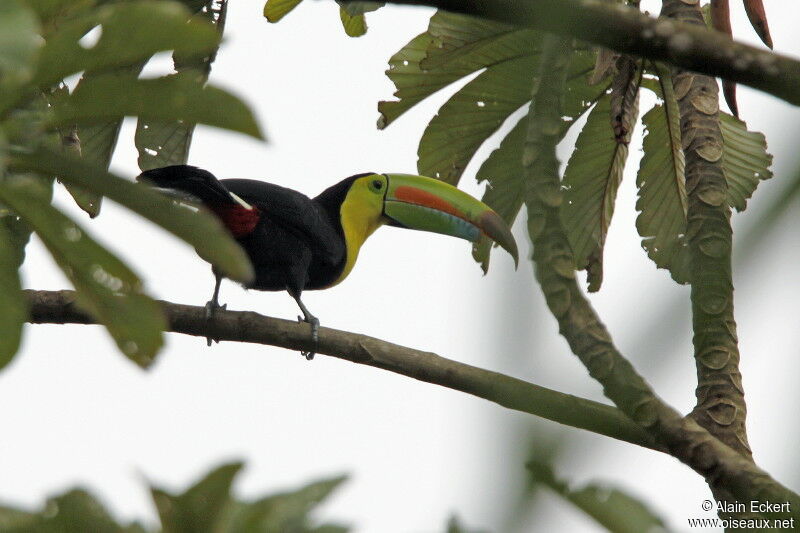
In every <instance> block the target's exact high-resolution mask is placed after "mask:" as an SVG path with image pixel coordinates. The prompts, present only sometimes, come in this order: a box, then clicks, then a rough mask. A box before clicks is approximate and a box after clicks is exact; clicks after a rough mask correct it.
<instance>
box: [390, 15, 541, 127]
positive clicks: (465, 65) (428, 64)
mask: <svg viewBox="0 0 800 533" xmlns="http://www.w3.org/2000/svg"><path fill="white" fill-rule="evenodd" d="M538 41H539V33H538V32H536V31H533V30H519V29H514V28H512V27H510V26H506V25H504V24H499V23H496V22H492V21H488V20H484V19H481V18H475V17H468V16H465V15H456V14H453V13H447V12H445V11H437V12H436V14H434V15H433V16H432V17H431V20H430V23H429V25H428V31H426V32H425V33H422V34H420V35H418V36H417V37H415V38H414V39H412V40H411V41H410V42H409V43H408V44H407V45H406V46H404V47H403V48H402V49H401V50H400V51H398V52H397V53H396V54H395V55H393V56H392V58H391V59H390V60H389V70H387V71H386V75H387V76H388V77H389V79H391V80H392V82H393V83H394V85H395V87H396V88H397V91H396V92H395V93H394V96H395V97H397V99H398V100H393V101H383V102H379V103H378V111H380V113H381V118H380V119H379V120H378V127H379V128H381V129H382V128H385V127H386V126H388V125H389V124H390V123H392V122H393V121H394V120H395V119H397V118H398V117H399V116H400V115H402V114H403V113H405V112H406V111H408V110H409V109H410V108H412V107H413V106H414V105H416V104H417V103H419V102H421V101H422V100H424V99H425V98H427V97H428V96H430V95H432V94H433V93H435V92H436V91H438V90H440V89H442V88H443V87H446V86H447V85H450V84H451V83H453V82H454V81H457V80H459V79H461V78H463V77H464V76H466V75H468V74H470V73H472V72H475V71H477V70H480V69H482V68H486V67H490V66H491V65H495V64H498V63H502V62H503V61H506V60H509V59H513V58H516V57H520V56H524V55H530V54H532V53H533V52H534V48H535V46H536V44H537V43H538Z"/></svg>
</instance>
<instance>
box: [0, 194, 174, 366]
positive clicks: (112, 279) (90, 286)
mask: <svg viewBox="0 0 800 533" xmlns="http://www.w3.org/2000/svg"><path fill="white" fill-rule="evenodd" d="M40 187H41V186H40V185H39V184H38V182H37V181H36V180H30V179H24V178H23V179H15V180H7V181H4V182H3V183H2V184H0V202H2V203H4V204H5V205H7V206H9V207H10V208H11V209H13V210H14V211H15V212H16V214H17V215H19V216H20V217H21V218H22V219H23V220H24V221H25V223H26V224H28V225H29V226H30V227H31V228H32V229H33V230H34V231H35V232H36V234H37V235H38V236H39V238H41V240H42V242H43V243H44V244H45V246H46V247H47V249H48V251H49V252H50V254H51V255H52V256H53V258H54V259H55V260H56V262H57V263H58V265H59V266H60V267H61V269H62V270H63V271H64V273H65V274H66V276H67V278H69V280H70V281H71V282H72V284H73V286H74V287H75V289H76V290H77V296H78V301H77V303H78V304H79V305H80V306H81V307H83V308H85V309H86V310H87V311H88V312H89V313H90V314H91V315H92V316H93V317H94V319H95V320H97V321H98V322H99V323H101V324H103V325H104V326H105V327H106V329H107V330H108V332H109V333H110V334H111V336H112V337H113V338H114V340H115V341H116V343H117V346H119V348H120V350H121V351H122V352H123V353H124V354H125V355H126V356H127V357H129V358H130V359H131V360H132V361H134V362H135V363H136V364H138V365H140V366H142V367H147V366H149V365H150V363H152V362H153V358H154V357H155V354H156V352H157V351H158V349H159V348H160V347H161V345H162V338H161V333H162V331H163V330H164V329H165V327H166V320H165V319H164V316H163V314H162V311H161V307H160V306H159V305H158V303H157V302H155V301H154V300H151V299H150V298H148V297H147V296H145V295H144V294H143V293H142V284H141V281H140V280H139V278H138V277H137V276H136V274H134V273H133V272H132V271H131V270H130V269H129V268H128V267H127V266H125V264H124V263H123V262H122V261H120V260H119V259H117V257H115V256H114V255H112V254H111V253H110V252H109V251H108V250H106V249H105V248H103V247H102V246H100V245H99V244H97V243H96V242H95V241H94V240H93V239H92V238H91V237H89V235H88V234H87V233H86V232H85V231H84V230H83V229H82V228H81V227H79V226H78V225H77V224H75V223H74V222H73V221H72V220H70V219H69V218H68V217H66V216H65V215H64V214H62V213H61V212H60V211H58V210H56V209H55V208H53V207H52V206H51V205H50V203H49V201H48V200H47V195H46V193H45V194H43V193H42V191H41V188H40Z"/></svg>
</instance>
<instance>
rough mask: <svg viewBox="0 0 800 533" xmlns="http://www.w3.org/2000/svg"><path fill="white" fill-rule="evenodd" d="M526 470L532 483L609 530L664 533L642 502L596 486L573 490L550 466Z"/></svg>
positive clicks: (536, 464) (538, 465) (533, 464)
mask: <svg viewBox="0 0 800 533" xmlns="http://www.w3.org/2000/svg"><path fill="white" fill-rule="evenodd" d="M527 467H528V470H529V472H530V473H531V476H532V477H533V481H534V482H535V483H538V484H542V485H544V486H546V487H548V488H549V489H551V490H552V491H553V492H555V493H556V494H558V495H559V496H561V497H562V498H563V499H564V500H565V501H568V502H570V503H572V504H573V505H574V506H575V507H577V508H578V509H580V510H581V511H583V512H584V513H586V514H587V515H589V516H591V517H592V518H593V519H594V520H595V521H597V522H598V523H599V524H600V525H602V526H603V527H605V528H606V529H608V530H609V531H613V532H615V533H641V532H642V531H667V529H666V524H665V523H664V521H663V520H662V519H661V517H659V516H658V515H656V514H655V513H654V512H653V511H652V510H651V509H650V508H649V507H648V506H647V505H646V504H645V503H644V502H642V501H641V500H638V499H637V498H634V497H632V496H630V495H628V494H626V493H624V492H622V491H621V490H619V489H614V488H609V487H605V486H602V485H598V484H589V485H585V486H583V487H581V488H579V489H573V488H570V487H569V485H568V484H567V483H565V482H564V481H561V480H559V479H556V478H555V475H554V474H553V471H552V469H551V467H550V466H549V465H546V464H543V463H540V462H531V463H528V465H527Z"/></svg>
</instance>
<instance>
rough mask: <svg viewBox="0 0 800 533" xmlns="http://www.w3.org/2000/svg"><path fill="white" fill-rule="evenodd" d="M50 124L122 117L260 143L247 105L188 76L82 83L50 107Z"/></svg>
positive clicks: (105, 78)
mask: <svg viewBox="0 0 800 533" xmlns="http://www.w3.org/2000/svg"><path fill="white" fill-rule="evenodd" d="M53 111H54V117H53V118H52V120H51V122H50V125H51V126H56V127H58V126H64V125H70V124H74V123H82V124H86V123H92V124H97V123H104V122H107V121H109V120H112V119H118V118H119V117H123V116H139V117H144V118H146V119H155V120H175V121H183V122H185V123H189V124H194V123H200V124H207V125H209V126H216V127H218V128H223V129H228V130H232V131H238V132H241V133H245V134H247V135H251V136H253V137H255V138H257V139H262V138H263V137H262V135H261V132H260V131H259V127H258V125H257V124H256V122H255V119H254V118H253V115H252V114H251V112H250V110H249V109H248V108H247V106H246V105H245V104H244V103H243V102H242V101H241V100H239V99H238V98H236V97H235V96H233V95H231V94H230V93H228V92H226V91H223V90H222V89H218V88H216V87H211V86H209V87H199V86H198V85H197V84H196V83H194V82H193V81H192V80H191V79H187V77H186V76H182V75H172V76H165V77H162V78H157V79H145V80H130V79H125V78H124V77H120V76H116V75H104V76H98V77H96V78H92V79H91V80H86V83H84V84H83V85H81V87H78V88H76V90H75V91H74V92H73V94H72V95H70V97H69V98H67V99H65V101H64V102H63V104H62V105H59V106H57V107H55V108H54V110H53Z"/></svg>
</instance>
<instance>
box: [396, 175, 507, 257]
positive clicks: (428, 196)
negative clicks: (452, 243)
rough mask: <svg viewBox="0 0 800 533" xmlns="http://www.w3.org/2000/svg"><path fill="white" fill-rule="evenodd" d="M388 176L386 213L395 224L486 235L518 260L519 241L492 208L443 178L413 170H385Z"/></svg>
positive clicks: (461, 234)
mask: <svg viewBox="0 0 800 533" xmlns="http://www.w3.org/2000/svg"><path fill="white" fill-rule="evenodd" d="M384 176H386V179H387V180H388V187H387V189H386V196H385V197H384V201H383V213H384V215H386V217H387V218H388V219H389V220H390V224H391V225H393V226H400V227H404V228H409V229H416V230H422V231H430V232H433V233H441V234H443V235H450V236H452V237H458V238H460V239H466V240H468V241H472V242H476V241H478V240H479V239H480V238H481V236H482V235H486V236H487V237H489V238H490V239H492V240H493V241H495V242H496V243H497V244H499V245H500V246H501V247H503V248H504V249H505V250H506V251H507V252H508V253H509V254H511V257H513V258H514V265H518V264H519V254H518V252H517V243H516V241H514V236H513V235H511V230H510V229H509V228H508V225H506V223H505V221H503V219H502V218H501V217H500V215H498V214H497V213H495V212H494V211H492V209H491V208H490V207H489V206H488V205H486V204H484V203H483V202H481V201H480V200H477V199H475V198H473V197H472V196H470V195H469V194H467V193H465V192H464V191H461V190H459V189H456V188H455V187H453V186H452V185H449V184H447V183H445V182H443V181H439V180H435V179H433V178H426V177H424V176H413V175H410V174H384Z"/></svg>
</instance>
